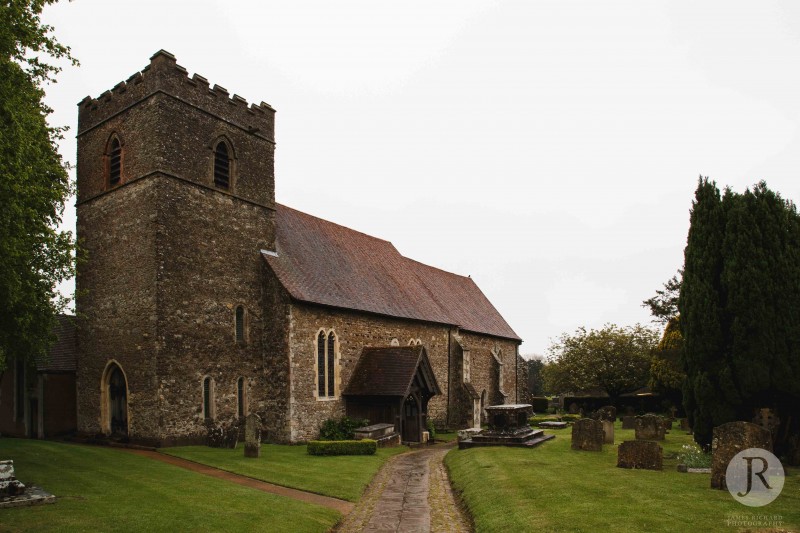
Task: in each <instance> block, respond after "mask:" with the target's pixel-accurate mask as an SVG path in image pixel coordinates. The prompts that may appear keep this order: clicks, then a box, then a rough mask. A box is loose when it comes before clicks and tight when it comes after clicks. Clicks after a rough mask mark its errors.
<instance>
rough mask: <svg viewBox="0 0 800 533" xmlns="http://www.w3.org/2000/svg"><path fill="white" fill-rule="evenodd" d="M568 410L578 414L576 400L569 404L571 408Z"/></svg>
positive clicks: (570, 412)
mask: <svg viewBox="0 0 800 533" xmlns="http://www.w3.org/2000/svg"><path fill="white" fill-rule="evenodd" d="M567 410H568V411H569V414H571V415H577V414H578V411H579V409H578V404H577V403H575V402H572V403H571V404H569V408H568V409H567Z"/></svg>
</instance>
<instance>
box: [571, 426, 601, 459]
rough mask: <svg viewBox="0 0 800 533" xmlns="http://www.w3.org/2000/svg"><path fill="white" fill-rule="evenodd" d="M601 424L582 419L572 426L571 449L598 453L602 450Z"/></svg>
mask: <svg viewBox="0 0 800 533" xmlns="http://www.w3.org/2000/svg"><path fill="white" fill-rule="evenodd" d="M603 438H604V434H603V423H602V422H600V421H599V420H592V419H591V418H582V419H580V420H576V421H575V423H573V424H572V449H573V450H586V451H590V452H599V451H601V450H602V449H603Z"/></svg>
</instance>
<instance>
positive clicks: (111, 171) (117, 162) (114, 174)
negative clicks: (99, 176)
mask: <svg viewBox="0 0 800 533" xmlns="http://www.w3.org/2000/svg"><path fill="white" fill-rule="evenodd" d="M121 171H122V147H121V146H120V144H119V139H117V138H116V137H114V138H113V139H111V150H110V151H109V153H108V184H109V185H112V186H113V185H117V184H118V183H119V179H120V174H121Z"/></svg>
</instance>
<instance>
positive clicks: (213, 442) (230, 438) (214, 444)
mask: <svg viewBox="0 0 800 533" xmlns="http://www.w3.org/2000/svg"><path fill="white" fill-rule="evenodd" d="M238 442H239V427H238V426H236V425H234V424H227V425H225V424H223V425H216V424H215V423H214V422H213V421H209V422H207V423H206V446H208V447H210V448H230V449H233V448H236V443H238Z"/></svg>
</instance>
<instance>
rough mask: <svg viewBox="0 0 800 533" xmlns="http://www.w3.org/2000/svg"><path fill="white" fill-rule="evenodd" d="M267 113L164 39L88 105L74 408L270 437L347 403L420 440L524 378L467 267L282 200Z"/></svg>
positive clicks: (169, 439) (125, 433) (196, 433)
mask: <svg viewBox="0 0 800 533" xmlns="http://www.w3.org/2000/svg"><path fill="white" fill-rule="evenodd" d="M274 125H275V110H274V109H273V108H272V107H270V106H269V105H268V104H266V103H263V102H262V103H261V104H258V105H256V104H252V105H248V104H247V102H246V101H245V100H244V99H243V98H241V97H240V96H238V95H236V94H234V95H233V96H231V95H230V94H229V93H228V91H227V90H226V89H224V88H223V87H220V86H219V85H213V86H210V85H209V82H208V81H207V80H206V79H205V78H203V77H202V76H200V75H197V74H194V75H193V76H191V77H190V76H189V75H188V73H187V71H186V69H184V68H183V67H181V66H180V65H178V64H177V63H176V60H175V57H173V56H172V55H171V54H169V53H168V52H165V51H163V50H162V51H159V52H158V53H156V54H155V55H154V56H153V57H152V58H151V61H150V64H149V65H148V66H147V67H145V68H144V70H142V71H141V72H137V73H136V74H134V75H133V76H131V77H130V78H129V79H128V80H127V81H124V82H121V83H118V84H117V85H115V86H114V88H113V89H111V90H109V91H106V92H104V93H103V94H101V95H100V96H99V97H97V98H90V97H87V98H85V99H84V100H83V101H82V102H80V104H79V122H78V134H77V138H78V169H77V186H78V199H77V213H78V226H77V232H78V238H79V239H80V242H81V245H82V247H83V249H84V250H85V252H86V256H87V257H86V261H84V262H82V263H80V264H79V265H78V275H77V291H76V295H77V296H76V314H77V316H78V328H77V364H76V368H77V370H76V380H77V425H78V431H79V432H81V433H84V434H98V433H103V434H107V435H114V436H119V437H122V438H129V439H131V440H133V441H138V442H143V443H151V444H153V445H158V446H168V445H176V444H188V443H199V442H203V441H204V440H205V436H206V434H207V431H208V429H209V427H214V426H225V425H235V424H236V423H237V422H238V421H239V420H240V419H241V418H242V417H243V416H246V415H247V414H249V413H251V412H254V413H257V414H259V415H260V416H261V418H262V420H263V422H264V426H265V437H266V439H267V440H269V441H272V442H302V441H307V440H311V439H314V438H316V437H317V435H318V434H319V429H320V426H321V425H322V423H323V422H324V421H325V420H326V419H328V418H339V417H341V416H344V415H349V416H354V417H360V418H367V419H369V421H370V423H381V422H388V423H392V424H394V425H395V428H396V430H397V431H398V432H400V433H401V435H402V437H403V440H406V441H419V440H420V439H421V437H422V431H423V430H424V428H425V425H426V423H427V421H428V420H430V421H432V422H433V423H434V424H435V425H436V426H437V427H440V428H442V427H448V428H463V427H473V426H476V425H479V424H480V423H481V417H482V416H483V407H484V406H486V405H493V404H502V403H516V402H518V401H519V400H520V399H521V398H522V396H523V392H524V390H525V386H526V380H525V377H524V376H525V373H524V364H523V362H522V360H521V358H520V357H519V344H520V342H521V340H520V338H519V337H518V336H517V335H516V333H514V331H513V330H512V329H511V327H510V326H509V325H508V324H507V323H506V321H505V320H504V319H503V317H502V316H501V315H500V313H499V312H498V311H497V310H496V309H495V307H494V306H493V305H492V304H491V302H489V300H488V299H487V298H486V297H485V296H484V294H483V293H482V292H481V290H480V289H479V288H478V287H477V285H476V284H475V283H474V282H473V281H472V279H470V278H469V277H464V276H459V275H456V274H451V273H449V272H445V271H442V270H439V269H437V268H434V267H431V266H428V265H424V264H422V263H419V262H417V261H414V260H412V259H408V258H406V257H404V256H402V255H401V254H400V252H398V250H397V249H396V248H395V247H394V246H393V245H392V244H391V243H390V242H387V241H385V240H381V239H379V238H376V237H371V236H369V235H365V234H364V233H360V232H358V231H354V230H352V229H349V228H346V227H343V226H340V225H338V224H335V223H332V222H328V221H326V220H322V219H320V218H317V217H314V216H312V215H309V214H306V213H302V212H300V211H297V210H295V209H292V208H290V207H286V206H283V205H280V204H278V203H276V202H275V176H274V152H275V137H274V132H275V128H274Z"/></svg>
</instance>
